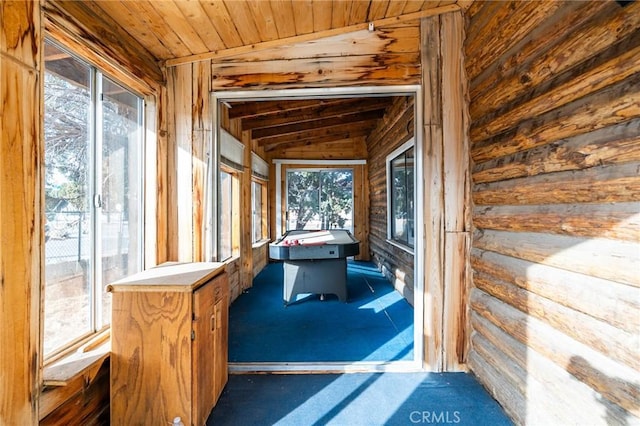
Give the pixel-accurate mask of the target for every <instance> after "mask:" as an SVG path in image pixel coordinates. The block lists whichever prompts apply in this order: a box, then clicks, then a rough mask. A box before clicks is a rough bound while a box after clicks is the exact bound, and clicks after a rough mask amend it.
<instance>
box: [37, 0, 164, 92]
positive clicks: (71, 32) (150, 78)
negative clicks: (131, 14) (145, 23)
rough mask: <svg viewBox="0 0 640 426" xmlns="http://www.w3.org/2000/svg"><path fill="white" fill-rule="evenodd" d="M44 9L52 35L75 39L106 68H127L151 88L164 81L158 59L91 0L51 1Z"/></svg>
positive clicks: (80, 47) (80, 46) (119, 69)
mask: <svg viewBox="0 0 640 426" xmlns="http://www.w3.org/2000/svg"><path fill="white" fill-rule="evenodd" d="M43 10H44V16H45V27H46V29H47V31H48V32H49V34H50V35H52V36H53V37H54V38H56V39H63V40H68V41H70V42H72V43H73V44H74V46H75V47H76V48H77V49H78V52H79V53H81V54H82V55H84V56H86V57H87V58H88V59H90V60H92V61H93V62H94V63H96V64H97V65H98V66H100V67H101V68H103V69H104V70H105V71H107V72H110V71H111V70H115V71H116V72H115V73H112V74H115V75H119V73H120V72H122V71H124V72H125V73H127V74H129V75H132V76H133V77H134V78H137V79H140V80H142V81H143V82H144V83H145V84H146V85H147V86H148V87H151V88H156V87H157V86H158V85H162V84H164V74H163V72H162V69H161V68H160V66H159V65H158V63H157V61H156V58H155V57H154V56H153V55H152V54H151V53H150V52H149V51H148V50H147V49H146V48H145V47H143V46H142V45H141V44H140V43H139V42H138V41H137V40H135V39H134V38H132V37H131V36H130V35H129V34H128V33H126V32H125V31H124V29H123V28H122V27H121V26H120V25H119V24H118V23H117V22H115V21H114V20H113V19H112V18H110V17H109V16H107V15H106V14H105V13H104V11H103V10H102V9H100V8H99V7H97V6H96V5H95V4H93V3H92V2H78V1H63V0H48V1H46V2H44V5H43ZM96 34H104V35H108V36H109V37H108V39H107V38H100V37H97V36H96ZM105 37H106V36H105ZM145 92H148V90H145Z"/></svg>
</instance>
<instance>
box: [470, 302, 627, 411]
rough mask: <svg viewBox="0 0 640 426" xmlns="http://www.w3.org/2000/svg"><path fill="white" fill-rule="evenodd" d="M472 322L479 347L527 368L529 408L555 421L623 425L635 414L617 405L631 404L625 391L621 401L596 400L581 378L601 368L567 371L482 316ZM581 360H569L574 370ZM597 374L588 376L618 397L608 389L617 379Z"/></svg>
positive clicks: (475, 315) (476, 343) (482, 352)
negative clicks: (533, 383)
mask: <svg viewBox="0 0 640 426" xmlns="http://www.w3.org/2000/svg"><path fill="white" fill-rule="evenodd" d="M472 323H473V327H474V330H475V331H476V333H474V335H473V337H474V338H473V345H474V347H475V348H476V350H477V351H478V352H479V353H480V354H485V353H487V352H492V351H500V352H503V353H504V354H505V355H507V358H508V359H509V360H510V361H511V362H512V363H514V364H517V366H518V367H519V368H520V369H523V370H525V371H526V377H527V389H526V394H527V395H528V398H527V400H528V402H529V404H528V407H529V409H531V410H533V411H534V412H536V411H540V410H544V411H545V412H546V413H545V414H551V415H553V416H554V418H555V421H554V422H553V424H566V423H573V424H592V421H593V419H603V420H604V419H605V418H607V419H608V420H613V419H615V420H616V421H618V422H620V424H623V423H624V420H625V419H627V418H629V417H630V416H633V417H635V416H634V414H635V413H634V412H629V411H627V410H625V409H624V408H621V407H620V406H618V405H617V403H619V402H622V403H623V404H625V405H627V406H629V405H631V404H630V403H631V402H632V400H633V398H634V395H630V394H622V396H624V397H625V398H624V400H622V401H621V400H617V402H614V401H611V400H609V399H607V398H601V399H600V400H599V402H600V404H594V403H593V393H594V388H592V387H591V386H590V385H589V384H588V383H585V382H583V381H581V380H580V377H584V376H585V373H588V374H593V373H596V372H597V373H600V372H599V371H597V370H596V371H594V370H595V369H593V368H591V369H588V370H585V371H578V376H575V375H573V374H571V373H570V372H569V371H567V369H566V368H565V364H556V363H555V362H554V361H553V360H551V359H549V358H547V357H546V356H545V353H538V352H537V351H533V350H530V348H528V347H527V346H526V345H524V344H522V343H521V342H519V341H517V340H516V339H514V338H513V337H511V336H509V335H508V334H507V333H505V332H504V331H503V330H501V329H500V328H499V327H496V326H495V325H494V324H492V323H491V322H490V321H488V320H486V319H484V318H483V317H481V316H480V315H478V314H475V313H474V314H473V315H472ZM579 359H580V357H575V356H574V357H572V358H570V359H569V367H570V368H572V367H574V368H572V370H578V369H577V368H575V366H573V365H572V364H577V363H579V362H580V361H579ZM597 373H596V375H595V377H588V379H591V382H592V383H593V382H594V381H595V382H596V383H595V384H596V387H597V388H598V389H599V390H602V391H605V392H607V396H610V397H611V396H613V397H615V396H617V395H612V394H610V393H609V392H608V391H609V390H610V389H611V385H612V384H614V383H615V382H614V381H607V380H606V378H605V379H601V378H600V376H602V374H601V373H600V374H597ZM530 379H533V380H536V381H537V382H538V383H539V384H540V385H541V386H542V387H543V388H544V390H545V392H532V391H533V389H531V388H532V386H531V384H530V382H529V380H530ZM629 390H631V391H633V390H634V389H633V388H631V389H629ZM614 391H615V390H614ZM618 394H619V393H618ZM566 395H571V404H566V403H565V397H566ZM636 411H637V410H636ZM603 424H604V422H603Z"/></svg>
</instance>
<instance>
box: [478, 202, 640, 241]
mask: <svg viewBox="0 0 640 426" xmlns="http://www.w3.org/2000/svg"><path fill="white" fill-rule="evenodd" d="M473 223H474V225H475V227H476V228H481V229H494V230H498V231H515V232H540V233H551V234H559V235H568V236H574V237H594V238H608V239H613V240H623V241H631V242H633V241H636V242H637V241H640V202H629V203H608V204H547V205H525V206H511V205H496V206H489V207H485V206H478V207H475V209H474V210H473Z"/></svg>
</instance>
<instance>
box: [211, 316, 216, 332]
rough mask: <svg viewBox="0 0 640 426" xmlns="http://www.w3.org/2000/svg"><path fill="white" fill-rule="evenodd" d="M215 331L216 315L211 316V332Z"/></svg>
mask: <svg viewBox="0 0 640 426" xmlns="http://www.w3.org/2000/svg"><path fill="white" fill-rule="evenodd" d="M215 329H216V314H213V315H211V331H213V330H215Z"/></svg>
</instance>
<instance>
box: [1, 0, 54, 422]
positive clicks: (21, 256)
mask: <svg viewBox="0 0 640 426" xmlns="http://www.w3.org/2000/svg"><path fill="white" fill-rule="evenodd" d="M42 36H43V34H42V31H41V12H40V4H39V2H23V1H3V2H2V3H0V194H2V196H0V223H1V224H2V226H0V348H2V349H0V389H2V391H1V392H2V396H1V397H0V424H16V425H18V424H20V425H29V424H36V423H37V412H38V392H39V386H38V383H39V376H40V375H39V365H40V362H41V360H40V355H39V349H38V348H39V347H40V342H39V340H40V337H39V336H40V332H39V329H40V288H41V285H42V269H41V266H40V265H42V264H43V262H44V253H43V252H44V250H43V247H44V235H43V232H42V229H43V228H44V224H43V223H42V211H43V210H44V207H43V196H42V181H43V173H44V171H43V166H42V163H43V162H42V158H43V157H44V144H43V130H42V108H41V103H40V98H41V94H42V89H41V67H42V51H41V49H42V46H43V38H42Z"/></svg>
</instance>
